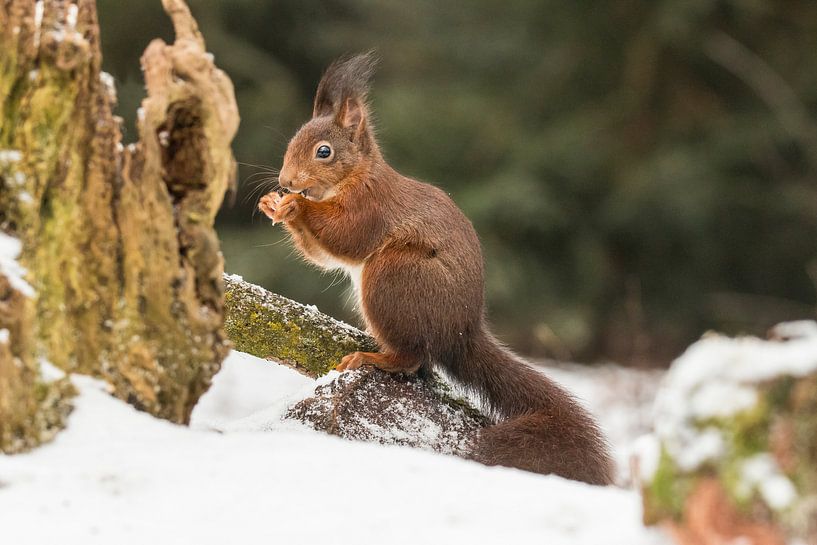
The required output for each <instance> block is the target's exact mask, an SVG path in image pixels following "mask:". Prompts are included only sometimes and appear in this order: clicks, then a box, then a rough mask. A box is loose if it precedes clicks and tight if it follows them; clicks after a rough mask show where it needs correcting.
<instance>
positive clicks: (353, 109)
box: [335, 98, 368, 141]
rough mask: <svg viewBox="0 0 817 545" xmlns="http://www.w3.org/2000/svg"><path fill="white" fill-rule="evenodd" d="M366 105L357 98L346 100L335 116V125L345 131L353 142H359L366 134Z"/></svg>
mask: <svg viewBox="0 0 817 545" xmlns="http://www.w3.org/2000/svg"><path fill="white" fill-rule="evenodd" d="M367 117H368V115H367V113H366V105H365V104H363V103H361V101H360V100H359V99H357V98H346V99H344V100H343V103H342V104H341V105H340V108H338V111H337V113H336V114H335V123H336V124H337V125H338V126H339V127H340V128H342V129H347V130H348V131H349V132H350V133H351V134H352V135H353V138H354V140H356V141H357V140H359V139H360V137H361V136H363V135H364V134H365V133H366V118H367Z"/></svg>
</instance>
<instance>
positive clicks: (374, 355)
mask: <svg viewBox="0 0 817 545" xmlns="http://www.w3.org/2000/svg"><path fill="white" fill-rule="evenodd" d="M362 365H372V366H374V367H377V368H378V369H382V370H383V371H386V372H387V373H404V374H407V375H411V374H414V373H416V372H417V370H418V369H419V368H420V365H421V364H420V363H417V362H414V361H411V359H407V358H403V357H400V356H398V355H396V354H390V353H388V352H352V353H351V354H347V355H346V356H344V357H343V359H342V360H340V363H339V364H338V366H337V367H335V369H337V370H338V371H351V370H353V369H357V368H359V367H360V366H362Z"/></svg>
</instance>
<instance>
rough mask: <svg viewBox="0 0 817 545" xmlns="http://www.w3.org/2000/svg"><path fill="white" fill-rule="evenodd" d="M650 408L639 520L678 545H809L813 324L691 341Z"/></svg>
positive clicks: (816, 332)
mask: <svg viewBox="0 0 817 545" xmlns="http://www.w3.org/2000/svg"><path fill="white" fill-rule="evenodd" d="M656 407H657V414H656V433H655V436H654V437H652V438H651V439H650V440H649V441H647V442H645V443H644V444H643V446H644V447H645V448H644V449H643V451H642V453H641V454H640V455H639V456H638V457H637V460H636V463H637V465H638V468H639V470H640V473H641V477H642V481H643V482H642V489H643V497H644V516H645V521H646V522H647V523H650V524H656V523H663V524H667V525H669V526H670V527H671V528H672V532H673V535H674V536H675V537H676V539H677V541H678V542H679V543H682V544H684V545H714V544H720V543H731V542H737V541H735V540H737V539H738V538H744V540H745V541H742V543H744V542H745V543H747V544H753V545H777V544H780V545H782V544H784V543H786V542H787V540H791V539H799V540H801V541H802V542H805V543H808V544H810V545H814V544H817V324H814V323H812V322H804V323H796V324H783V325H781V326H778V328H776V329H775V330H774V340H768V341H764V340H761V339H757V338H739V339H728V338H725V337H720V336H709V337H707V338H705V339H703V340H701V341H699V342H698V343H696V344H695V345H693V346H692V347H690V348H689V349H688V350H687V352H686V353H685V354H684V355H683V356H681V358H679V359H678V360H677V361H676V362H675V363H674V364H673V366H672V368H671V369H670V371H669V373H668V375H667V377H666V379H665V382H664V384H663V386H662V388H661V390H660V391H659V394H658V398H657V401H656Z"/></svg>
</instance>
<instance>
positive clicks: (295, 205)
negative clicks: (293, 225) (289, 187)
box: [272, 193, 303, 223]
mask: <svg viewBox="0 0 817 545" xmlns="http://www.w3.org/2000/svg"><path fill="white" fill-rule="evenodd" d="M302 200H303V197H301V196H300V195H297V194H295V193H289V194H288V195H284V196H283V197H282V198H281V201H280V202H279V203H278V206H277V207H276V208H275V212H274V213H273V214H272V223H279V222H282V221H292V220H294V219H295V218H297V217H298V215H299V214H300V213H301V201H302Z"/></svg>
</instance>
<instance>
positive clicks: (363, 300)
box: [258, 53, 613, 485]
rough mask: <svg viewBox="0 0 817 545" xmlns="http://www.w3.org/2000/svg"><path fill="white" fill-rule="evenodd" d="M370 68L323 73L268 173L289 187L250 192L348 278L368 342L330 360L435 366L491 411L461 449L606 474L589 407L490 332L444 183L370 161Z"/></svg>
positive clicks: (547, 467) (477, 255) (398, 368)
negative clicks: (489, 420)
mask: <svg viewBox="0 0 817 545" xmlns="http://www.w3.org/2000/svg"><path fill="white" fill-rule="evenodd" d="M373 65H374V59H373V56H372V54H370V53H369V54H364V55H358V56H354V57H351V58H346V59H341V60H338V61H336V62H334V63H333V64H332V65H331V66H330V67H329V68H328V69H327V70H326V72H325V73H324V75H323V78H322V79H321V81H320V83H319V85H318V89H317V93H316V96H315V102H314V107H313V112H312V119H310V120H309V121H308V122H307V123H306V124H305V125H303V127H301V129H300V130H299V131H298V132H297V134H296V135H295V136H294V137H293V138H292V140H291V141H290V143H289V146H288V148H287V151H286V153H285V155H284V163H283V167H282V168H281V171H280V174H279V178H278V181H279V183H280V185H281V187H282V188H284V189H286V190H289V193H288V194H286V195H284V196H281V195H279V194H278V193H276V192H271V193H269V194H267V195H265V196H263V197H262V198H261V200H260V201H259V203H258V207H259V209H260V210H261V211H262V212H263V213H264V214H265V215H266V216H267V217H269V218H270V219H272V221H273V224H275V223H278V222H283V223H284V226H285V227H286V229H287V230H288V231H289V233H290V235H291V237H292V239H293V241H294V243H295V245H296V246H297V248H298V250H299V251H300V252H301V253H302V254H303V256H304V257H305V258H306V259H307V260H308V261H311V262H312V263H314V264H316V265H318V266H319V267H322V268H325V269H343V270H345V271H346V272H347V273H348V274H349V276H350V277H351V279H352V283H353V287H354V290H355V293H356V297H357V304H358V309H359V311H360V313H361V314H362V316H363V319H364V321H365V323H366V327H367V329H368V331H369V332H370V333H371V334H372V336H373V337H374V338H375V340H376V341H377V343H378V346H379V348H380V350H381V351H380V352H379V353H370V352H354V353H352V354H349V355H347V356H346V357H344V358H343V360H342V361H341V362H340V364H339V365H338V366H337V369H338V370H340V371H344V370H350V369H356V368H358V367H360V366H361V365H373V366H375V367H378V368H380V369H382V370H384V371H388V372H391V373H415V372H418V371H421V370H422V371H425V370H427V369H429V368H431V367H437V368H440V369H442V370H443V371H444V373H445V374H446V375H447V376H449V377H451V378H452V379H453V380H455V381H457V382H458V383H460V384H461V385H463V386H464V387H465V388H467V389H468V390H470V391H472V392H473V393H474V394H476V395H477V396H478V397H479V399H481V400H482V401H483V402H484V404H485V405H486V407H487V408H488V409H489V410H490V412H491V413H492V414H494V415H495V416H496V419H497V421H498V423H496V424H495V425H492V426H489V427H487V428H485V429H484V430H482V431H481V432H480V434H479V436H478V437H477V438H476V439H475V441H474V444H473V447H472V457H473V459H475V460H477V461H480V462H482V463H485V464H488V465H503V466H509V467H515V468H519V469H524V470H528V471H534V472H537V473H544V474H549V473H553V474H556V475H560V476H562V477H566V478H569V479H574V480H579V481H584V482H587V483H591V484H599V485H606V484H609V483H611V482H612V475H613V464H612V462H611V458H610V455H609V454H608V450H607V443H606V441H605V439H604V437H603V436H602V434H601V432H600V431H599V428H598V426H597V425H596V423H595V422H594V420H593V418H592V417H591V416H590V415H589V414H588V413H587V411H585V409H584V408H582V407H581V406H580V405H579V404H578V403H577V402H576V401H575V400H574V399H573V397H572V396H571V395H570V394H569V393H567V392H566V391H565V390H564V389H562V388H561V387H560V386H558V385H557V384H555V383H554V382H553V381H551V380H550V379H548V378H547V377H545V376H544V375H543V374H542V373H540V372H539V371H536V370H534V369H533V368H531V367H530V366H529V365H528V364H527V363H526V362H524V361H523V360H522V359H521V358H519V357H518V356H516V355H514V354H513V353H512V352H510V351H509V350H508V349H507V348H505V347H503V346H502V345H501V344H500V343H499V342H498V341H497V340H496V339H495V338H494V337H493V335H492V334H491V332H490V331H489V329H488V325H487V323H486V318H485V305H484V300H483V291H484V274H483V260H482V250H481V248H480V243H479V239H478V238H477V233H476V231H475V230H474V228H473V226H472V225H471V222H470V221H469V220H468V219H467V218H466V217H465V215H464V214H463V213H462V212H461V211H460V210H459V208H457V206H456V205H455V204H454V202H453V201H452V200H451V199H450V198H449V196H448V195H447V194H446V193H445V192H443V191H442V190H440V189H439V188H437V187H434V186H432V185H429V184H425V183H422V182H419V181H417V180H413V179H411V178H408V177H406V176H403V175H401V174H399V173H398V172H396V171H395V170H394V169H393V168H391V167H390V166H389V165H388V163H386V161H385V160H384V159H383V155H382V154H381V152H380V148H379V147H378V144H377V141H376V139H375V135H374V131H373V127H372V121H371V117H370V110H369V106H368V103H367V95H368V90H369V80H370V79H371V75H372V71H373Z"/></svg>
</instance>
